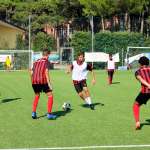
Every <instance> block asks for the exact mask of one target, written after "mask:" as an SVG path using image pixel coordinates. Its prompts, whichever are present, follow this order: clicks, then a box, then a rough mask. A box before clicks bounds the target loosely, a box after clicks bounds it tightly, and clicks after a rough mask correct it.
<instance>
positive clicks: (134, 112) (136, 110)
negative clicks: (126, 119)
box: [133, 102, 140, 122]
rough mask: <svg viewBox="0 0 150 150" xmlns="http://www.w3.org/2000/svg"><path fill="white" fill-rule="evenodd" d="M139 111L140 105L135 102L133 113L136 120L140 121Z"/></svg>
mask: <svg viewBox="0 0 150 150" xmlns="http://www.w3.org/2000/svg"><path fill="white" fill-rule="evenodd" d="M139 112H140V105H139V104H138V103H137V102H135V103H134V104H133V114H134V118H135V121H136V122H139Z"/></svg>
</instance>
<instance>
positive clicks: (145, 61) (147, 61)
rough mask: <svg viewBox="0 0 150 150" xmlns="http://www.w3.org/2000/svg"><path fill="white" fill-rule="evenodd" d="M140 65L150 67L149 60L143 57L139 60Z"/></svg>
mask: <svg viewBox="0 0 150 150" xmlns="http://www.w3.org/2000/svg"><path fill="white" fill-rule="evenodd" d="M139 64H140V65H141V66H148V65H149V59H148V58H147V57H145V56H142V57H141V58H140V59H139Z"/></svg>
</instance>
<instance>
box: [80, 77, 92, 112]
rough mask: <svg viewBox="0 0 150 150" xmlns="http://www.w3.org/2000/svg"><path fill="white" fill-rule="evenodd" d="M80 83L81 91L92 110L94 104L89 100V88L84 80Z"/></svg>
mask: <svg viewBox="0 0 150 150" xmlns="http://www.w3.org/2000/svg"><path fill="white" fill-rule="evenodd" d="M81 84H82V88H83V92H84V94H85V101H86V103H87V104H88V105H89V106H90V108H91V109H92V110H94V105H93V104H92V100H91V96H90V92H89V89H88V87H87V84H86V80H83V81H82V82H81Z"/></svg>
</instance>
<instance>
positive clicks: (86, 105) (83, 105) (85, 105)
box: [81, 103, 104, 108]
mask: <svg viewBox="0 0 150 150" xmlns="http://www.w3.org/2000/svg"><path fill="white" fill-rule="evenodd" d="M92 105H94V108H95V106H97V105H100V106H104V104H103V103H93V104H92ZM81 106H82V107H84V108H89V105H88V104H82V105H81Z"/></svg>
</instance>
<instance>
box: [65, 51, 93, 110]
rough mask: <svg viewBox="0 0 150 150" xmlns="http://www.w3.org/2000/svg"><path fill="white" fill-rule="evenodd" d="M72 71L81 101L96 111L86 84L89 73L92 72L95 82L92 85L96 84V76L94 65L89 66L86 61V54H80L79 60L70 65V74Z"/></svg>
mask: <svg viewBox="0 0 150 150" xmlns="http://www.w3.org/2000/svg"><path fill="white" fill-rule="evenodd" d="M71 71H72V80H73V84H74V87H75V90H76V92H77V93H78V95H79V96H80V98H81V99H83V100H84V101H85V103H86V104H88V106H89V107H90V108H91V109H92V110H94V105H93V104H92V102H91V97H90V92H89V89H88V87H87V84H86V80H87V74H88V71H91V72H92V76H93V80H92V84H95V83H96V80H95V74H94V72H93V68H92V65H90V64H87V63H86V62H85V61H84V53H83V52H80V53H79V54H78V56H77V60H75V61H73V63H72V65H69V68H68V70H67V72H68V73H70V72H71Z"/></svg>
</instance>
